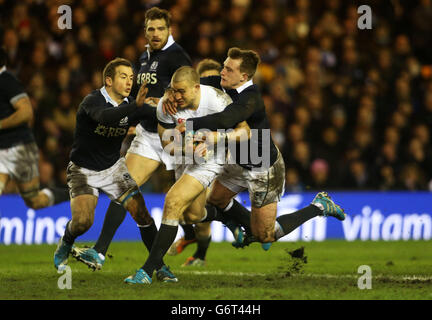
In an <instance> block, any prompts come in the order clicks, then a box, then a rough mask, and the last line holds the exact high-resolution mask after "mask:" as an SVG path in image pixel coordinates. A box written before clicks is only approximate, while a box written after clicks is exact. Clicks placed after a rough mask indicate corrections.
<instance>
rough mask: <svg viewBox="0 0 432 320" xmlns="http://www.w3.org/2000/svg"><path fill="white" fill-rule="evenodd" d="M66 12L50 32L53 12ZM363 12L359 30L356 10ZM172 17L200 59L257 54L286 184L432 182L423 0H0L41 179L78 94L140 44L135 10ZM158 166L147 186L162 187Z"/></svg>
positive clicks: (49, 170)
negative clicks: (29, 107) (67, 18)
mask: <svg viewBox="0 0 432 320" xmlns="http://www.w3.org/2000/svg"><path fill="white" fill-rule="evenodd" d="M63 4H68V5H70V6H71V8H72V29H71V30H68V29H64V30H62V29H60V28H59V27H58V19H59V17H60V14H59V13H58V12H57V10H58V7H59V6H60V5H63ZM362 4H366V5H369V6H370V7H371V9H372V14H373V16H372V29H371V30H367V29H366V30H360V29H359V28H358V26H357V21H358V19H359V17H360V16H361V13H358V12H357V9H358V6H359V5H362ZM152 6H159V7H161V8H164V9H168V10H169V11H170V12H171V14H172V29H173V30H172V31H173V36H174V38H175V40H176V41H177V42H178V43H179V44H180V45H181V46H183V48H185V50H186V51H187V52H188V53H189V55H190V56H191V58H192V61H193V62H194V65H196V64H197V63H198V62H199V61H200V60H201V59H203V58H213V59H215V60H217V61H219V62H223V61H224V59H225V57H226V53H227V50H228V48H230V47H232V46H238V47H241V48H247V49H253V50H256V51H257V52H258V53H259V54H260V56H261V58H262V63H261V64H260V67H259V70H258V72H257V74H256V77H255V79H254V81H255V83H257V84H258V85H259V86H260V88H261V91H262V95H263V98H264V100H265V104H266V108H267V113H268V117H269V120H270V123H271V129H272V136H273V139H274V141H275V143H276V144H277V145H278V147H279V149H280V150H281V152H282V154H283V156H284V159H285V164H286V191H287V192H297V191H303V190H309V189H311V190H321V189H327V190H328V189H338V190H346V189H350V190H432V153H431V152H432V148H431V146H432V142H431V139H432V137H431V128H432V46H431V43H432V41H431V40H432V1H431V0H420V1H402V0H393V1H390V0H374V1H361V2H358V1H345V0H322V1H312V0H255V1H254V0H226V1H222V0H196V1H193V0H172V1H157V0H135V1H127V0H106V1H104V0H100V1H97V0H80V1H78V0H77V1H67V0H61V1H50V0H45V1H44V0H39V1H38V0H33V1H32V0H20V1H12V0H10V1H8V0H0V11H1V20H0V36H1V38H0V39H1V41H2V43H1V44H2V45H3V46H4V47H5V48H6V50H7V52H8V55H9V62H8V69H9V70H10V71H12V72H14V73H15V74H16V75H17V77H18V78H19V79H20V80H21V82H22V83H23V84H24V85H25V87H26V89H27V92H28V94H29V95H30V97H31V101H32V104H33V108H34V111H35V120H34V124H33V128H34V132H35V135H36V138H37V143H38V145H39V147H40V150H41V157H40V174H41V183H42V185H65V184H66V181H65V179H66V174H65V169H66V165H67V163H68V161H69V151H70V148H71V144H72V138H73V130H74V126H75V114H76V111H77V107H78V105H79V103H80V101H81V100H82V99H83V97H84V96H86V95H87V94H88V93H90V92H91V91H92V90H94V89H97V88H100V87H102V79H101V78H102V77H101V73H102V69H103V67H104V65H105V64H106V63H107V62H108V61H109V60H111V59H113V58H115V57H117V56H121V57H124V58H127V59H129V60H131V61H133V62H136V61H138V58H139V56H140V55H141V53H142V52H144V51H145V50H146V47H145V45H146V40H145V38H144V29H143V23H144V13H145V10H146V9H148V8H150V7H152ZM167 187H169V183H167V176H166V174H164V173H163V171H160V172H159V173H158V174H157V175H156V176H155V177H153V178H152V179H151V180H150V181H149V182H148V184H147V186H146V191H150V192H165V191H166V188H167Z"/></svg>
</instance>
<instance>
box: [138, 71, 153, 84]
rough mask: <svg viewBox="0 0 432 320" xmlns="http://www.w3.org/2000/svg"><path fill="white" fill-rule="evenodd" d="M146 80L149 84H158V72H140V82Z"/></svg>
mask: <svg viewBox="0 0 432 320" xmlns="http://www.w3.org/2000/svg"><path fill="white" fill-rule="evenodd" d="M144 81H145V82H146V83H147V84H156V83H157V78H156V73H149V72H147V73H140V74H138V77H137V82H138V84H142V83H143V82H144Z"/></svg>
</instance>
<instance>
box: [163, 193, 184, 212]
mask: <svg viewBox="0 0 432 320" xmlns="http://www.w3.org/2000/svg"><path fill="white" fill-rule="evenodd" d="M183 206H184V203H183V201H182V200H181V199H180V198H179V197H176V196H168V195H167V197H166V198H165V204H164V216H170V217H173V216H176V217H177V216H180V215H181V214H182V213H183V210H182V208H183Z"/></svg>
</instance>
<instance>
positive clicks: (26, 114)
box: [0, 96, 33, 129]
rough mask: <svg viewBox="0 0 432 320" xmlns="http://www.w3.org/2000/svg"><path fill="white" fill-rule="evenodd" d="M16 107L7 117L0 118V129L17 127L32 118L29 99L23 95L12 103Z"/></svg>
mask: <svg viewBox="0 0 432 320" xmlns="http://www.w3.org/2000/svg"><path fill="white" fill-rule="evenodd" d="M13 107H14V108H15V109H16V111H15V112H14V113H12V114H11V115H10V116H9V117H7V118H4V119H1V120H0V129H8V128H13V127H17V126H19V125H21V124H23V123H28V122H30V121H31V120H32V119H33V109H32V106H31V102H30V99H29V98H28V97H27V96H25V97H22V98H21V99H19V100H18V101H17V102H15V103H14V104H13Z"/></svg>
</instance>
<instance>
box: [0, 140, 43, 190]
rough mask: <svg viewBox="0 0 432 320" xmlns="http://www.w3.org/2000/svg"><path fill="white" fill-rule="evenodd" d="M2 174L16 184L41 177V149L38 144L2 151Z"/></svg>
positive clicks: (0, 163) (0, 157)
mask: <svg viewBox="0 0 432 320" xmlns="http://www.w3.org/2000/svg"><path fill="white" fill-rule="evenodd" d="M0 173H4V174H7V175H8V176H9V177H10V178H12V179H13V180H15V181H16V182H29V181H31V180H33V179H34V178H36V177H39V149H38V147H37V144H36V142H31V143H28V144H20V145H16V146H14V147H11V148H7V149H0Z"/></svg>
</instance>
